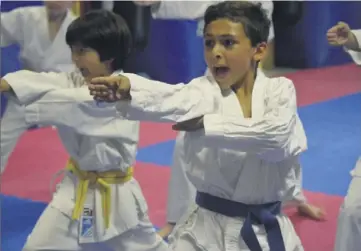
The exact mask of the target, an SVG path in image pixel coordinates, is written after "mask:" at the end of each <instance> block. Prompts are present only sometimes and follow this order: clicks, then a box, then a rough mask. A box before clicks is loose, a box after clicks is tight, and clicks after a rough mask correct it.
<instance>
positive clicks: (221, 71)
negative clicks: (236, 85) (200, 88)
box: [213, 66, 230, 78]
mask: <svg viewBox="0 0 361 251" xmlns="http://www.w3.org/2000/svg"><path fill="white" fill-rule="evenodd" d="M229 71H230V69H229V67H227V66H215V67H213V73H214V75H215V77H216V78H225V77H226V76H227V74H228V73H229Z"/></svg>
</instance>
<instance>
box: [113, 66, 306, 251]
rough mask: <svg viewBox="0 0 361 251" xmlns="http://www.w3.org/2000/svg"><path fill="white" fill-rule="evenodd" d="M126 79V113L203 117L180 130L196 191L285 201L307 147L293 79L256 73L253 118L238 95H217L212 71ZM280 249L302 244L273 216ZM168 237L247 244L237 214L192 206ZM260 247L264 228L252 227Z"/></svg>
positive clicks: (177, 245) (193, 243)
mask: <svg viewBox="0 0 361 251" xmlns="http://www.w3.org/2000/svg"><path fill="white" fill-rule="evenodd" d="M126 76H128V77H129V78H130V81H131V84H132V89H131V95H132V100H131V102H130V103H128V102H118V104H117V109H118V110H119V112H120V114H121V115H122V116H124V117H126V118H128V119H132V120H141V121H143V120H144V121H153V122H180V121H185V120H188V119H192V118H195V117H198V116H201V115H204V114H205V116H204V129H203V130H198V131H195V132H187V133H185V136H184V142H183V144H184V145H183V148H184V153H185V154H184V156H183V159H184V161H185V163H187V170H186V172H187V175H188V178H189V180H190V181H191V183H192V184H193V185H194V186H195V187H196V189H197V190H198V191H200V192H206V193H209V194H212V195H214V196H218V197H221V198H226V199H230V200H234V201H239V202H242V203H245V204H263V203H267V202H274V201H282V202H285V201H289V200H292V198H293V197H294V194H295V191H297V189H298V187H299V182H300V179H299V177H297V173H298V171H297V166H298V163H299V162H298V161H299V160H298V157H299V155H300V154H301V153H302V152H303V151H305V150H306V149H307V140H306V135H305V132H304V129H303V126H302V123H301V121H300V119H299V117H298V115H297V104H296V93H295V88H294V85H293V83H292V81H291V80H289V79H287V78H284V77H280V78H272V79H270V78H267V77H266V76H265V75H264V74H263V73H262V72H261V71H259V72H258V76H257V79H256V82H255V85H254V89H253V94H252V95H253V97H252V118H251V119H249V118H244V117H243V114H242V109H241V107H240V105H239V102H238V99H237V97H236V95H235V94H234V93H233V92H232V91H229V92H226V91H224V92H223V93H222V92H221V91H220V89H219V87H218V85H217V84H216V83H215V81H214V79H213V78H212V77H211V76H204V77H200V78H197V79H194V80H192V81H191V82H190V83H189V84H187V85H183V84H178V85H166V84H164V83H161V82H157V81H151V80H147V79H144V78H141V77H139V76H137V75H132V74H127V75H126ZM278 220H279V223H280V226H281V231H282V234H283V238H284V242H285V246H286V250H292V251H294V250H303V249H302V245H301V243H300V240H299V238H298V237H297V234H296V232H295V231H294V229H293V226H292V223H291V222H290V220H289V219H288V217H287V216H285V215H279V216H278ZM178 223H179V225H178V226H177V227H176V229H175V231H174V235H173V236H171V237H170V243H171V248H173V249H174V250H185V249H186V250H204V251H205V250H247V247H246V246H245V244H244V243H243V242H242V241H241V242H239V238H240V236H239V234H240V232H239V231H240V229H241V227H242V224H243V219H233V218H228V217H225V216H222V215H219V214H216V213H213V212H210V211H207V210H205V209H202V208H198V207H197V206H194V207H193V208H192V210H190V211H189V213H187V214H186V215H185V216H184V217H183V219H182V220H181V221H180V222H178ZM254 228H255V232H256V235H257V236H258V238H259V241H260V244H261V246H262V247H263V248H264V250H268V249H267V248H268V243H267V241H266V235H265V230H264V228H263V227H259V226H254Z"/></svg>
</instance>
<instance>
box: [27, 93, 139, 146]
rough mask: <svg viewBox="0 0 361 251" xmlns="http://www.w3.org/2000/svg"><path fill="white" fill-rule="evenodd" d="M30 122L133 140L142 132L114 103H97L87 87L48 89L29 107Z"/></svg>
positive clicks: (28, 116)
mask: <svg viewBox="0 0 361 251" xmlns="http://www.w3.org/2000/svg"><path fill="white" fill-rule="evenodd" d="M25 113H26V115H25V118H26V122H27V123H32V124H35V123H36V124H44V125H53V126H65V127H70V128H72V129H73V130H75V131H76V132H78V133H81V134H83V135H88V136H96V137H97V136H98V137H117V138H122V139H123V140H128V139H129V140H130V137H129V136H130V135H134V134H135V133H136V134H137V133H138V126H137V123H138V122H135V121H128V120H125V119H123V118H121V116H120V115H119V114H118V112H117V110H116V109H115V106H114V104H105V103H104V104H99V105H98V104H97V103H96V102H95V101H94V100H93V97H92V96H91V95H90V94H89V90H88V89H87V88H86V87H81V88H67V89H59V90H54V91H50V92H47V93H46V94H44V95H43V96H41V97H40V98H39V99H37V100H36V101H34V102H32V103H31V104H29V105H27V106H26V109H25Z"/></svg>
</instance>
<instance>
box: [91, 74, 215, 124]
mask: <svg viewBox="0 0 361 251" xmlns="http://www.w3.org/2000/svg"><path fill="white" fill-rule="evenodd" d="M89 89H90V91H91V95H93V96H94V98H95V99H97V100H102V101H107V102H115V101H117V100H124V99H125V100H126V101H120V102H118V103H117V109H118V110H119V112H120V113H121V114H123V116H125V117H126V118H127V119H130V120H139V121H153V122H179V121H182V120H188V119H192V118H194V117H198V116H201V115H204V114H207V113H211V112H214V110H216V109H217V106H218V103H217V98H218V95H220V91H219V87H218V86H217V85H216V84H212V83H210V82H209V80H208V79H207V78H206V77H201V78H198V79H194V80H193V81H191V82H190V83H189V84H186V85H184V84H177V85H170V84H166V83H162V82H159V81H153V80H149V79H146V78H143V77H141V76H138V75H135V74H124V75H119V76H113V77H102V78H96V79H93V80H92V83H91V84H90V85H89Z"/></svg>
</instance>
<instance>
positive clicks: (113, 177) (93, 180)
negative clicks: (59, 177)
mask: <svg viewBox="0 0 361 251" xmlns="http://www.w3.org/2000/svg"><path fill="white" fill-rule="evenodd" d="M66 170H67V171H69V172H71V173H72V174H74V175H75V176H76V177H77V178H78V179H79V181H78V185H77V188H76V198H75V207H74V211H73V215H72V219H73V220H79V218H80V215H81V213H82V212H83V208H84V203H85V199H86V195H87V192H88V187H89V184H97V185H98V186H99V188H100V193H101V198H102V209H103V217H104V222H105V227H106V228H108V227H109V223H110V206H111V205H110V204H111V189H110V185H111V184H120V183H125V182H127V181H129V180H130V179H131V178H132V177H133V168H132V167H130V168H128V171H127V172H126V173H124V172H122V171H108V172H99V173H98V172H88V171H83V170H80V168H79V166H78V165H77V163H76V162H75V161H74V160H73V159H69V160H68V164H67V166H66Z"/></svg>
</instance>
